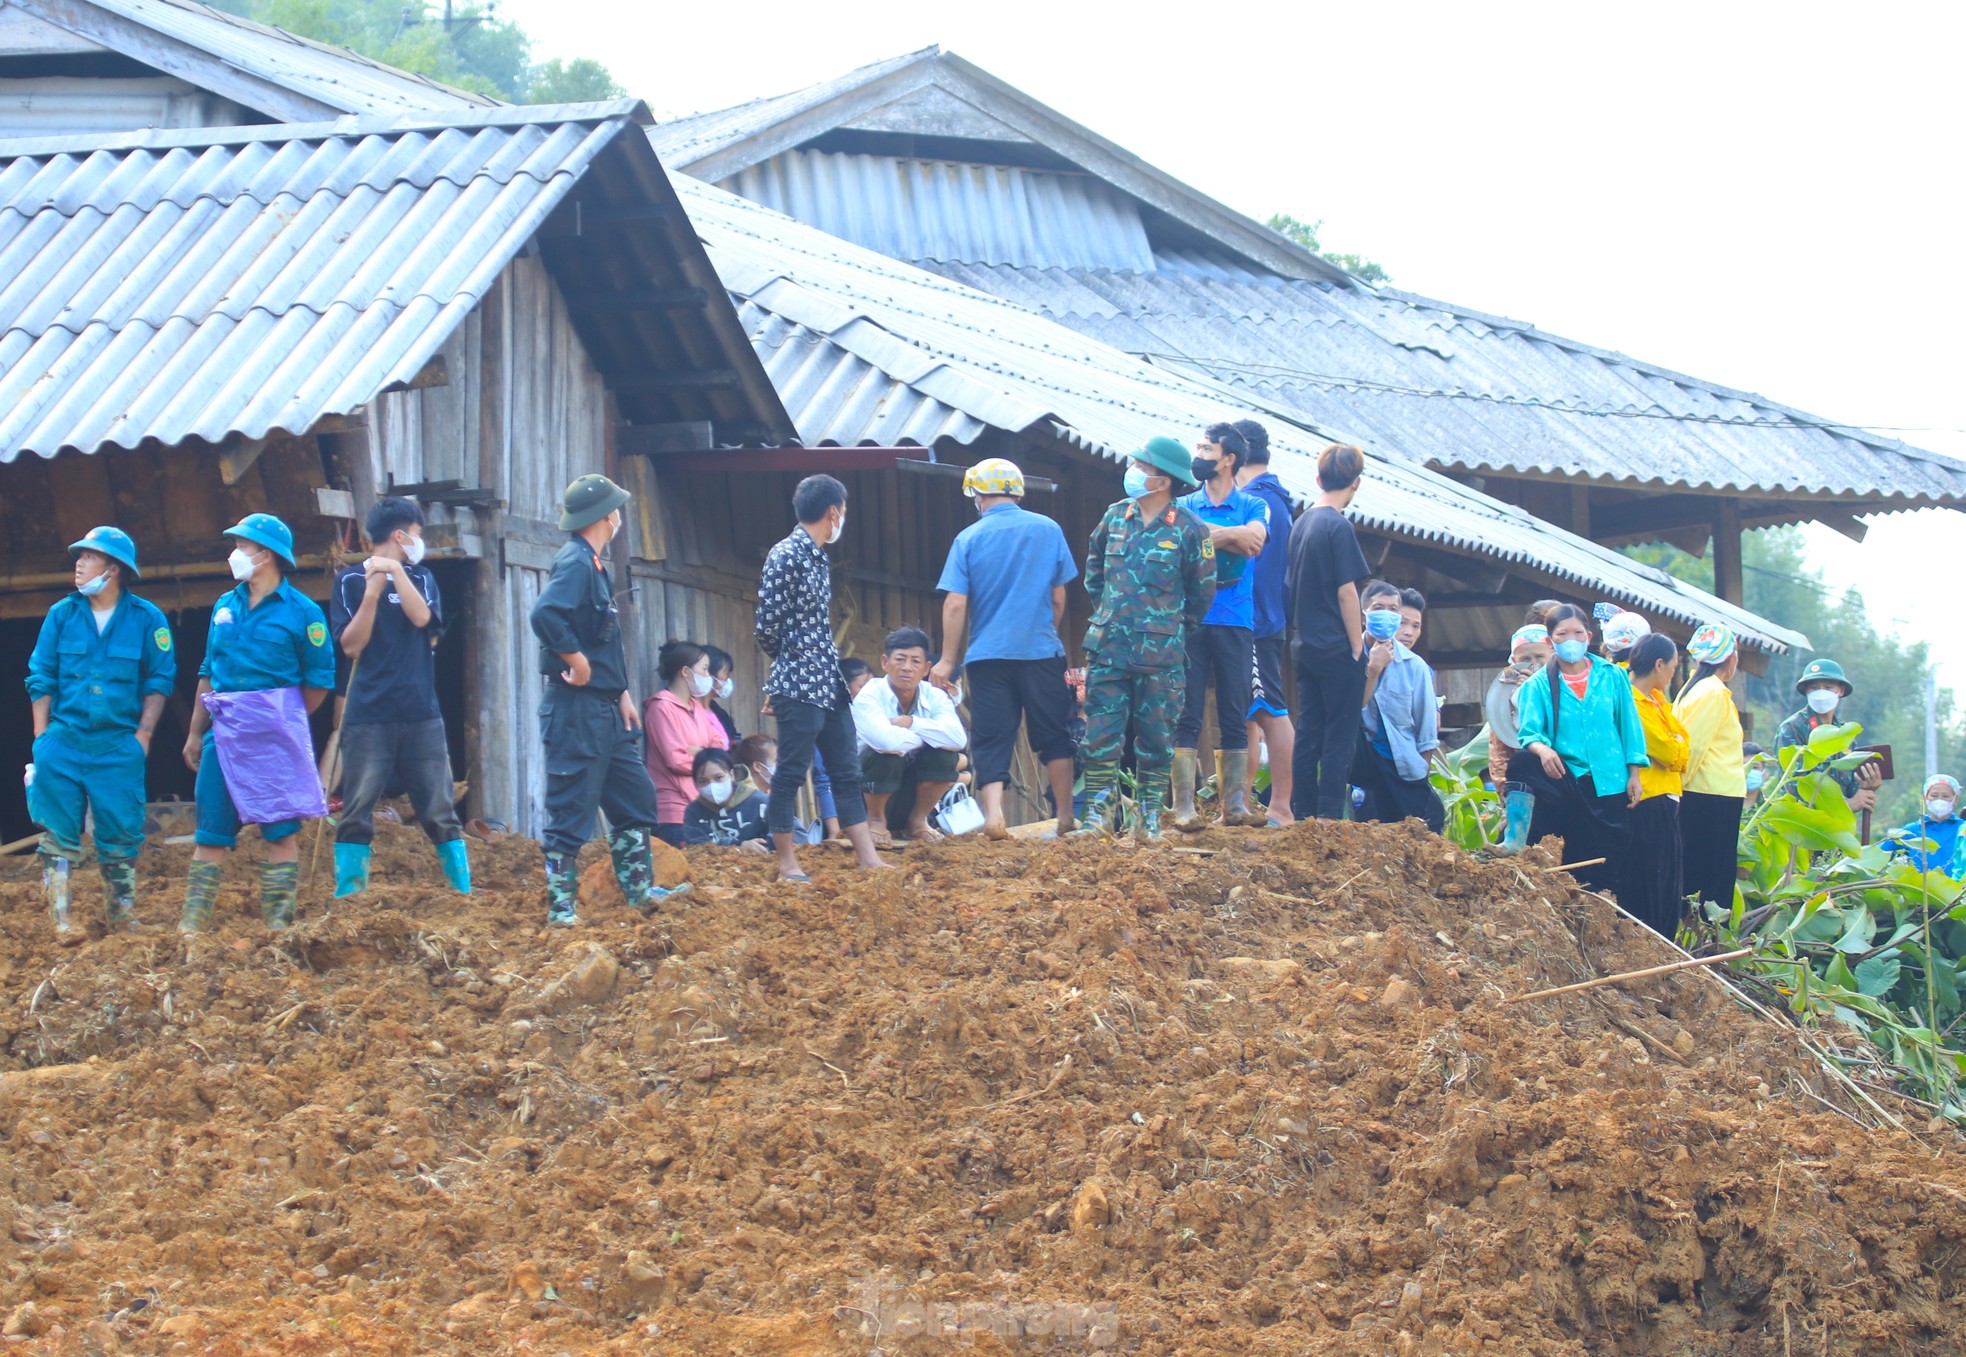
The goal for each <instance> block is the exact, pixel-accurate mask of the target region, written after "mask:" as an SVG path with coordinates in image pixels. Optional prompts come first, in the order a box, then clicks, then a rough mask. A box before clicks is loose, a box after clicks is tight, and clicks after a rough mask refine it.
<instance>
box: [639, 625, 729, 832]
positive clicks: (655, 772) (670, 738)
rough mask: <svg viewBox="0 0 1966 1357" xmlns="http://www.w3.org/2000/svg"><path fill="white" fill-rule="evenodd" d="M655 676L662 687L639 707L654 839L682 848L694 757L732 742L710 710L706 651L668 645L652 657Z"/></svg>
mask: <svg viewBox="0 0 1966 1357" xmlns="http://www.w3.org/2000/svg"><path fill="white" fill-rule="evenodd" d="M656 673H657V674H658V675H659V676H660V677H661V679H662V682H663V683H664V684H665V685H666V686H665V687H664V688H663V689H662V691H661V692H659V693H657V694H656V695H655V696H654V697H651V698H650V699H649V700H648V701H647V702H645V703H643V704H642V728H643V729H644V730H645V731H647V732H648V751H647V757H648V770H649V777H650V778H652V779H654V781H655V806H656V820H655V834H656V837H657V838H659V839H661V840H662V841H663V842H664V843H666V844H669V845H670V846H671V847H675V848H680V847H682V845H683V811H684V810H685V809H686V808H687V807H688V806H689V803H690V802H691V801H692V800H693V799H694V798H695V796H696V786H695V783H694V782H693V781H692V780H691V779H692V775H693V770H694V769H695V766H696V756H697V755H698V754H700V753H702V752H703V751H704V750H706V749H728V748H730V737H729V736H728V735H727V734H725V732H724V727H723V723H722V722H721V721H719V720H718V719H717V717H716V713H714V712H712V711H711V710H710V694H711V693H712V692H714V691H715V690H716V686H717V681H716V679H715V678H713V677H712V676H711V673H710V653H709V652H708V651H706V650H704V649H703V648H702V647H701V646H696V645H691V644H690V643H689V642H688V641H671V642H669V643H668V644H667V645H665V646H663V647H662V651H661V653H660V654H659V655H658V656H657V657H656Z"/></svg>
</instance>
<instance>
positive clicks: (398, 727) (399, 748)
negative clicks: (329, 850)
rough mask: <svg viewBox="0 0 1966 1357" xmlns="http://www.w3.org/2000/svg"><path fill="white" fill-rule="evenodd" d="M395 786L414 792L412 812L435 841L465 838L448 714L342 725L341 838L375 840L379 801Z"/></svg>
mask: <svg viewBox="0 0 1966 1357" xmlns="http://www.w3.org/2000/svg"><path fill="white" fill-rule="evenodd" d="M392 786H401V787H402V788H403V790H404V791H406V792H408V793H409V798H410V810H411V811H412V812H413V813H414V814H415V816H416V822H417V823H418V824H419V825H422V826H423V832H424V833H425V834H428V835H429V836H430V842H432V843H449V842H450V841H451V840H452V839H461V838H463V837H464V828H463V826H461V825H459V824H458V822H457V807H456V806H455V805H453V804H452V802H451V750H450V744H449V742H448V741H447V740H446V739H445V738H444V718H443V717H441V716H433V717H431V718H430V719H429V720H428V721H358V722H356V723H355V724H353V725H350V724H348V723H347V722H343V723H342V727H341V823H340V825H338V826H337V827H336V829H335V835H334V840H335V842H336V843H373V842H374V841H375V803H376V802H378V801H380V800H381V799H382V798H383V796H384V795H386V794H387V793H388V791H389V788H390V787H392Z"/></svg>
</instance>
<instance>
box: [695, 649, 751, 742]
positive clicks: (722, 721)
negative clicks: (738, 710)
mask: <svg viewBox="0 0 1966 1357" xmlns="http://www.w3.org/2000/svg"><path fill="white" fill-rule="evenodd" d="M703 653H704V654H706V655H708V656H709V657H710V678H711V679H712V681H713V686H712V687H711V689H710V696H708V697H706V698H704V699H703V705H704V706H705V707H707V708H708V709H709V711H710V714H711V715H712V716H714V717H716V718H717V724H718V725H720V726H722V727H723V728H724V738H725V739H726V740H728V741H729V742H730V744H732V745H734V744H736V743H737V742H738V741H739V740H741V739H743V738H744V737H743V736H742V735H741V734H739V733H738V730H737V722H735V721H733V720H731V716H730V709H729V708H728V707H726V706H725V705H724V704H725V703H726V702H729V701H730V696H731V694H732V693H734V692H736V691H737V682H736V680H735V679H733V678H732V677H731V676H732V674H734V673H735V672H736V670H737V661H736V660H735V659H734V658H732V656H731V653H730V652H729V651H728V650H724V649H722V648H721V647H718V646H713V645H708V644H706V645H705V646H704V647H703ZM729 747H730V745H726V746H725V748H729Z"/></svg>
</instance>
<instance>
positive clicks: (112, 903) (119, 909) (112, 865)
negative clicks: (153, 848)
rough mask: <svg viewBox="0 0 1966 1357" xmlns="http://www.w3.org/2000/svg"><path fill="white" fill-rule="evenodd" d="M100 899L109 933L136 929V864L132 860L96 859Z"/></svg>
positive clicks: (132, 931) (134, 930)
mask: <svg viewBox="0 0 1966 1357" xmlns="http://www.w3.org/2000/svg"><path fill="white" fill-rule="evenodd" d="M96 870H97V871H99V872H101V873H102V899H103V905H104V907H105V910H106V913H107V916H108V919H109V927H110V931H112V932H115V931H117V930H123V931H127V932H131V933H134V932H136V929H137V864H136V860H135V859H134V858H98V859H97V860H96Z"/></svg>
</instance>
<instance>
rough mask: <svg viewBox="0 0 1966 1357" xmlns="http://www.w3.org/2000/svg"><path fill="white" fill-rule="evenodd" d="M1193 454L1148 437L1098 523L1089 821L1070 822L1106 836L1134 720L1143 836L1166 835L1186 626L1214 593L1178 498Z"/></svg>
mask: <svg viewBox="0 0 1966 1357" xmlns="http://www.w3.org/2000/svg"><path fill="white" fill-rule="evenodd" d="M1194 476H1195V472H1194V459H1193V458H1192V457H1190V456H1189V455H1188V450H1187V449H1186V448H1185V447H1183V446H1182V445H1181V443H1180V442H1179V440H1177V439H1173V438H1168V437H1165V436H1161V437H1156V438H1150V439H1148V440H1147V444H1146V446H1145V447H1143V448H1141V449H1140V450H1139V451H1138V452H1136V453H1134V454H1133V456H1132V457H1130V458H1129V459H1128V460H1127V467H1126V475H1125V478H1124V480H1123V481H1122V484H1123V485H1124V487H1125V490H1126V495H1127V497H1126V498H1125V499H1122V500H1120V501H1119V502H1117V503H1115V504H1113V505H1111V506H1110V507H1109V508H1108V509H1107V510H1106V512H1105V515H1104V516H1103V517H1102V518H1100V520H1099V526H1098V527H1096V528H1094V529H1093V530H1092V540H1091V543H1090V545H1089V546H1088V547H1087V548H1086V555H1085V589H1086V593H1088V594H1089V595H1091V597H1092V618H1091V621H1090V622H1089V624H1088V625H1087V626H1086V630H1085V653H1086V661H1087V669H1086V679H1085V722H1086V734H1085V793H1086V822H1085V824H1083V825H1082V826H1080V827H1079V828H1078V829H1077V830H1074V831H1073V832H1074V833H1076V834H1081V835H1086V836H1098V837H1107V838H1110V837H1111V836H1112V834H1113V830H1114V820H1115V817H1116V815H1117V812H1118V810H1119V806H1118V797H1119V771H1120V756H1121V754H1122V753H1123V752H1124V750H1123V746H1124V744H1125V740H1126V730H1127V726H1128V724H1129V722H1130V723H1131V724H1132V727H1133V737H1134V745H1133V752H1134V773H1135V776H1136V777H1137V778H1138V779H1139V801H1138V808H1139V819H1138V822H1137V825H1136V829H1137V832H1138V833H1139V835H1140V837H1142V838H1144V839H1146V840H1147V841H1149V842H1153V841H1156V840H1158V839H1159V838H1160V837H1161V825H1160V813H1161V810H1162V808H1163V807H1165V806H1166V804H1167V793H1168V778H1169V773H1170V771H1171V769H1172V766H1173V761H1174V723H1175V721H1176V720H1177V719H1179V717H1180V714H1181V703H1182V699H1183V696H1184V693H1183V674H1184V671H1185V669H1186V667H1187V659H1188V655H1187V642H1188V636H1189V633H1191V632H1192V631H1193V630H1194V629H1195V628H1196V627H1198V626H1200V625H1201V622H1202V619H1203V618H1204V617H1205V616H1207V615H1208V609H1209V605H1210V604H1212V603H1213V602H1214V599H1215V546H1214V543H1213V542H1211V541H1210V540H1209V535H1208V530H1207V528H1206V527H1204V526H1203V525H1202V523H1201V521H1200V520H1199V519H1197V518H1196V517H1195V516H1194V515H1193V514H1191V513H1189V512H1188V511H1187V510H1186V509H1183V508H1182V507H1181V506H1180V505H1179V504H1176V503H1175V502H1174V494H1175V491H1176V489H1177V488H1187V489H1193V488H1194V486H1195V479H1194Z"/></svg>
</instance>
